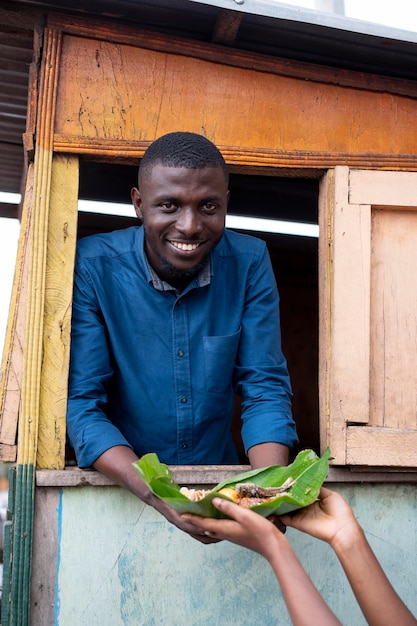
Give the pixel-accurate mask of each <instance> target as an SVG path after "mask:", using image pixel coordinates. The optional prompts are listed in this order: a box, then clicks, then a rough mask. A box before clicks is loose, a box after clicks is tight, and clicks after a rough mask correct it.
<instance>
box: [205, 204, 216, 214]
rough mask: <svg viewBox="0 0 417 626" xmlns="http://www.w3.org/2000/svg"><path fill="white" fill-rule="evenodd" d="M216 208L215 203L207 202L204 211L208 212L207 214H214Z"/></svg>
mask: <svg viewBox="0 0 417 626" xmlns="http://www.w3.org/2000/svg"><path fill="white" fill-rule="evenodd" d="M216 208H217V207H216V205H215V204H213V202H205V204H204V206H203V210H204V211H206V213H214V211H215V210H216Z"/></svg>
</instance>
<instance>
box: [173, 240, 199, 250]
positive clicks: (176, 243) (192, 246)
mask: <svg viewBox="0 0 417 626" xmlns="http://www.w3.org/2000/svg"><path fill="white" fill-rule="evenodd" d="M171 243H172V245H173V246H174V247H175V248H178V249H179V250H187V251H191V250H195V249H196V248H198V246H199V245H200V244H198V243H181V242H179V241H172V242H171Z"/></svg>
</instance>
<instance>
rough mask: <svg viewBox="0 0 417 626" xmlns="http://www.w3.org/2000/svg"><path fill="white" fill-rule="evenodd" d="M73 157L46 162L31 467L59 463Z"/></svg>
mask: <svg viewBox="0 0 417 626" xmlns="http://www.w3.org/2000/svg"><path fill="white" fill-rule="evenodd" d="M77 207H78V158H77V157H75V156H67V155H55V156H54V158H53V162H52V173H51V191H50V206H49V219H48V232H47V253H46V277H45V308H44V327H43V359H42V371H41V379H40V386H41V388H40V400H39V433H38V449H37V467H39V468H49V469H54V468H55V469H62V468H63V467H64V464H65V433H66V424H65V419H66V408H67V387H68V369H69V350H70V334H71V302H72V289H73V275H74V260H75V248H76V238H77Z"/></svg>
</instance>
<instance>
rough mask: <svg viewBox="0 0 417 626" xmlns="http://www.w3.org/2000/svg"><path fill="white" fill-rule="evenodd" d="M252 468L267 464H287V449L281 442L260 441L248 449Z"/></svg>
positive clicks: (266, 465)
mask: <svg viewBox="0 0 417 626" xmlns="http://www.w3.org/2000/svg"><path fill="white" fill-rule="evenodd" d="M248 457H249V463H250V464H251V467H252V469H258V468H260V467H268V466H269V465H288V458H289V450H288V448H287V446H284V445H283V444H281V443H273V442H269V443H260V444H258V445H257V446H252V448H249V450H248Z"/></svg>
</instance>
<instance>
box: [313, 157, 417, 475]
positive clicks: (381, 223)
mask: <svg viewBox="0 0 417 626" xmlns="http://www.w3.org/2000/svg"><path fill="white" fill-rule="evenodd" d="M329 181H330V182H329ZM326 184H327V187H324V188H323V193H326V194H327V195H328V196H329V190H330V192H331V194H333V195H330V198H331V199H330V201H328V202H327V204H328V206H327V212H326V201H325V200H324V199H323V200H322V207H321V210H323V216H322V217H321V225H322V228H323V229H325V228H326V220H327V231H328V234H327V241H328V247H326V245H325V243H324V242H322V244H321V253H320V254H321V256H320V262H321V265H322V267H323V269H324V276H325V282H324V283H323V285H322V288H323V289H324V291H325V293H323V294H322V297H321V301H322V302H324V304H325V307H324V309H323V313H324V316H325V319H324V321H323V322H322V325H321V342H322V343H321V345H322V349H323V352H322V357H321V359H322V360H321V368H323V373H322V374H321V381H322V383H323V387H321V393H322V394H324V398H322V399H321V411H322V428H323V430H324V431H325V433H326V434H323V435H322V445H324V443H326V444H327V445H329V446H330V449H331V453H332V456H333V457H334V461H333V463H334V464H335V465H343V464H345V463H347V464H349V465H350V464H351V465H360V466H371V467H386V466H392V467H403V468H406V467H415V466H416V464H417V453H416V450H417V446H416V441H417V439H416V438H417V416H416V386H417V375H416V372H417V353H416V350H415V349H414V347H413V346H416V345H417V324H416V320H417V301H416V298H415V294H416V292H417V278H416V275H415V267H416V262H417V206H416V205H417V202H416V197H417V196H416V191H417V175H416V174H412V173H405V172H350V173H349V170H348V168H336V171H335V175H334V180H333V177H332V179H330V177H328V180H327V183H326ZM332 203H333V204H334V210H333V214H332V215H331V212H330V210H329V207H330V206H331V204H332ZM369 203H371V204H369ZM326 216H327V217H326ZM325 232H326V231H325ZM355 422H357V423H358V425H357V426H354V423H355ZM359 424H361V425H360V426H359Z"/></svg>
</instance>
